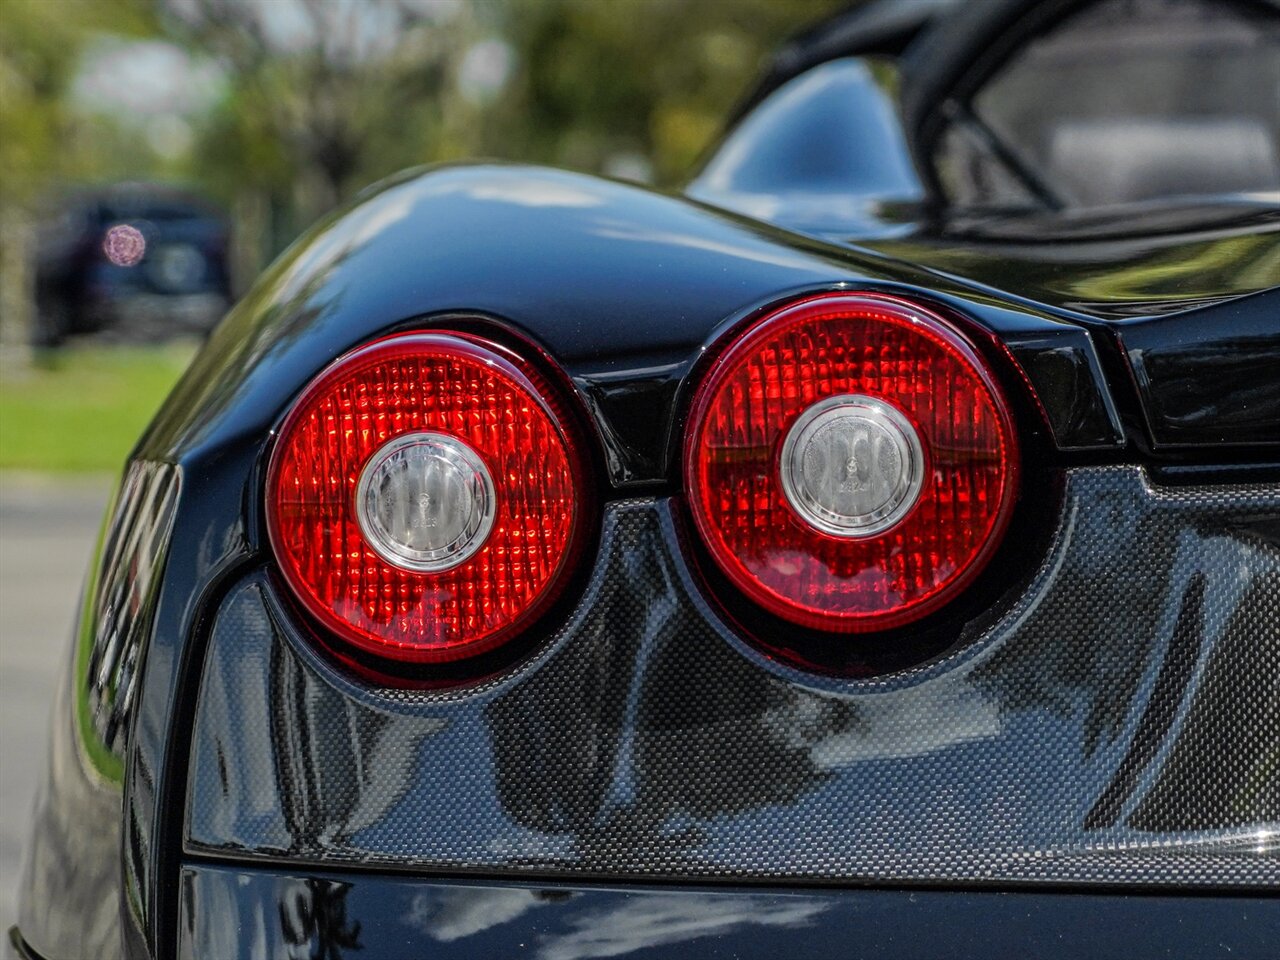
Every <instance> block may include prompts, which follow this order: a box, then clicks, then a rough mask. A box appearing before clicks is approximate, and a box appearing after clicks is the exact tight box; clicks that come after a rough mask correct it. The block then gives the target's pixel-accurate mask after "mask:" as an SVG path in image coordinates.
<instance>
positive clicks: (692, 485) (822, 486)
mask: <svg viewBox="0 0 1280 960" xmlns="http://www.w3.org/2000/svg"><path fill="white" fill-rule="evenodd" d="M689 425H690V426H689V430H688V435H687V443H686V449H685V488H686V491H687V497H688V501H689V507H690V510H691V512H692V514H693V519H694V521H695V524H696V526H697V528H698V531H699V532H700V534H701V536H702V538H703V540H704V541H705V543H706V545H707V547H708V549H709V551H710V553H711V556H712V557H713V559H714V560H715V562H716V564H717V565H718V566H719V567H720V568H721V569H722V570H723V571H724V573H725V574H726V575H727V576H728V577H729V579H730V580H731V581H732V582H733V583H734V584H735V585H736V586H737V587H738V588H739V589H740V590H742V592H743V593H745V594H746V595H747V596H748V597H749V598H751V599H752V600H754V601H755V602H756V603H758V604H759V605H760V606H762V607H763V608H765V609H766V610H767V611H769V612H770V613H772V614H774V615H776V616H779V617H782V618H784V619H786V620H788V621H791V622H793V623H797V624H800V625H802V626H805V627H809V628H813V629H818V630H825V631H831V632H840V633H853V632H865V631H871V630H881V629H886V628H890V627H896V626H901V625H902V624H905V623H909V622H911V621H913V620H916V619H918V618H920V617H922V616H924V615H926V614H927V613H930V612H931V611H934V610H936V609H937V608H938V607H940V606H941V605H943V604H945V603H946V602H948V601H949V600H950V599H952V598H954V597H955V595H956V594H957V593H958V592H959V591H960V590H961V589H963V588H964V586H966V585H967V584H968V583H970V582H971V581H972V579H973V577H974V576H976V575H977V573H978V572H979V571H980V570H981V569H982V567H983V566H984V565H985V564H986V562H987V561H988V560H989V559H990V557H991V554H992V552H993V551H994V550H995V547H996V546H997V544H998V542H999V539H1000V536H1001V534H1002V533H1003V530H1004V527H1005V525H1006V523H1007V521H1008V518H1009V515H1010V512H1011V510H1012V506H1013V502H1014V499H1015V496H1016V489H1017V464H1018V449H1017V440H1016V438H1015V435H1014V430H1013V425H1012V422H1011V419H1010V416H1009V412H1008V407H1007V405H1006V403H1005V401H1004V398H1003V396H1002V395H1001V392H1000V390H999V387H998V386H997V384H996V382H995V380H994V379H993V378H992V376H991V375H990V373H989V372H988V370H987V369H986V367H985V365H984V364H983V362H982V360H981V359H980V358H979V356H978V354H977V353H976V351H975V350H974V349H973V347H972V346H970V344H969V343H968V341H967V340H966V339H965V338H964V337H963V336H962V335H961V334H960V333H959V332H958V331H957V330H956V329H955V328H954V327H953V326H951V324H949V323H948V322H947V321H946V320H944V319H943V318H942V317H941V316H939V315H938V314H936V313H935V312H933V311H931V310H928V309H926V308H924V307H921V306H919V305H917V304H914V303H911V302H908V301H906V300H903V299H900V298H897V297H892V296H886V295H880V294H831V295H821V296H816V297H811V298H808V299H805V300H802V301H800V302H797V303H794V304H791V305H789V306H787V307H784V308H782V309H780V310H777V311H775V312H773V313H770V314H768V315H767V316H764V317H762V318H760V319H759V320H758V321H757V322H755V323H754V324H752V325H751V326H750V327H749V328H748V329H747V330H746V331H744V332H743V333H742V334H741V335H740V336H739V337H738V338H737V339H736V340H735V341H734V342H732V343H731V344H730V345H729V346H728V348H727V349H726V350H725V351H724V352H723V353H722V354H721V355H720V356H719V357H718V358H717V359H716V360H715V362H714V364H713V365H712V367H711V368H710V369H709V371H708V374H707V376H706V379H705V381H704V382H703V383H702V384H701V386H700V387H699V389H698V390H697V392H696V394H695V396H694V400H693V404H692V407H691V410H690V417H689Z"/></svg>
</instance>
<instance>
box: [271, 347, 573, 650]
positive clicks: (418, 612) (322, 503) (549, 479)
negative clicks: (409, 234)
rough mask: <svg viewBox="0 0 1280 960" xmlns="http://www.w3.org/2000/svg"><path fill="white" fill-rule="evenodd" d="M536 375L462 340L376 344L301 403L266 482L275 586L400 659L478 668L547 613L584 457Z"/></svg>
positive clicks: (566, 551) (569, 546)
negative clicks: (282, 584)
mask: <svg viewBox="0 0 1280 960" xmlns="http://www.w3.org/2000/svg"><path fill="white" fill-rule="evenodd" d="M564 410H565V407H564V406H563V404H562V403H561V402H560V400H559V398H558V396H557V392H556V391H555V390H554V388H553V387H552V386H551V384H549V383H548V382H547V381H546V379H544V378H543V377H542V376H541V375H540V374H539V373H538V371H537V370H536V369H534V368H533V367H532V366H530V365H529V364H527V363H525V362H524V361H522V360H521V359H520V358H519V357H517V356H516V355H515V354H512V353H511V352H509V351H507V350H506V349H505V348H502V347H500V346H497V345H496V344H493V343H489V342H487V341H484V340H481V339H479V338H475V337H472V336H470V335H467V334H455V333H422V334H406V335H400V336H393V337H389V338H386V339H384V340H379V341H376V342H374V343H372V344H369V345H368V346H365V347H362V348H360V349H358V350H356V351H354V352H352V353H350V354H348V355H347V356H345V357H343V358H341V359H340V360H338V361H337V362H336V363H334V364H333V365H332V366H330V367H329V369H327V370H326V371H325V372H324V373H322V374H321V375H320V376H319V377H318V378H317V379H316V380H315V381H314V382H313V383H312V384H311V385H310V386H309V387H307V389H306V390H305V391H304V392H303V394H302V395H301V396H300V397H299V398H298V400H297V402H296V403H295V404H294V407H293V409H292V410H291V411H290V413H289V415H288V417H287V418H286V419H285V422H284V424H283V426H282V427H281V429H280V435H279V438H278V440H277V443H276V447H275V449H274V451H273V453H272V457H271V464H270V468H269V470H268V476H267V524H268V530H269V533H270V537H271V544H272V548H273V550H274V552H275V555H276V558H277V560H278V561H279V564H280V569H281V572H282V573H283V575H284V578H285V580H286V581H287V582H288V584H289V586H290V587H291V588H292V590H293V591H294V593H295V594H296V595H297V596H298V598H299V599H300V600H301V602H302V604H303V605H304V606H305V607H306V609H307V610H308V611H310V613H312V614H313V615H314V616H315V617H316V618H317V619H318V620H320V622H321V623H322V624H324V625H325V626H326V627H328V628H329V629H330V630H332V631H333V633H334V634H336V635H337V637H338V638H340V639H341V640H343V641H345V642H347V643H348V644H351V645H353V646H354V647H356V648H358V649H359V650H362V651H364V652H365V653H368V654H373V655H374V656H376V657H381V658H385V659H387V660H391V661H401V662H408V663H444V662H451V661H457V660H461V659H463V658H467V657H471V656H474V655H476V654H480V653H485V652H487V651H490V650H492V649H493V648H494V647H496V646H497V645H499V644H500V643H502V642H503V641H504V640H505V639H507V638H510V637H511V636H513V635H514V634H515V633H516V632H517V631H519V630H521V629H522V628H524V627H525V626H527V625H529V624H530V623H531V622H532V621H533V619H535V618H536V617H537V616H538V614H539V613H541V612H542V611H543V610H545V609H546V607H547V606H548V605H549V604H550V603H551V602H552V601H553V600H554V598H555V596H556V594H557V593H558V591H559V589H560V588H561V586H562V585H563V582H564V580H565V578H566V574H567V573H568V567H569V565H570V561H571V557H572V554H573V553H574V551H575V549H576V546H577V544H578V541H579V539H580V536H581V534H582V531H583V519H582V510H583V477H584V472H583V464H582V450H581V449H580V447H579V445H578V443H577V442H576V441H575V439H574V436H573V433H572V432H571V431H570V430H569V429H568V428H567V426H566V416H565V414H564Z"/></svg>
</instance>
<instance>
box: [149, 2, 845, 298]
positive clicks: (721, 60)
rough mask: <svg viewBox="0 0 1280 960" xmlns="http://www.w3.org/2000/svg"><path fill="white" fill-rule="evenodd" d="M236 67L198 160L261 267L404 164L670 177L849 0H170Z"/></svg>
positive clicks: (182, 32) (229, 66)
mask: <svg viewBox="0 0 1280 960" xmlns="http://www.w3.org/2000/svg"><path fill="white" fill-rule="evenodd" d="M159 2H161V4H162V13H163V17H162V21H163V22H164V24H165V25H166V29H167V30H168V32H169V34H170V35H171V36H173V37H175V38H178V39H180V40H181V41H182V42H184V43H186V44H187V45H188V46H189V47H190V48H191V49H192V50H193V51H194V52H196V53H199V54H202V55H211V56H214V57H216V58H217V60H218V62H219V63H220V64H221V65H222V67H223V69H224V70H225V71H226V74H227V77H228V81H229V82H228V88H227V96H226V98H225V100H224V101H223V103H222V104H221V105H220V107H219V108H218V109H217V110H216V111H215V112H214V114H213V115H212V116H210V117H209V118H207V120H206V123H205V124H204V126H203V128H202V131H201V134H202V135H201V136H200V138H199V142H198V146H197V149H196V151H195V154H194V156H193V161H192V162H193V173H194V174H195V175H196V177H197V179H199V180H201V181H203V182H204V183H205V184H207V185H209V186H210V187H212V189H213V190H214V192H215V193H217V194H219V195H221V196H222V197H223V199H224V200H226V201H227V202H228V203H229V204H230V206H231V207H232V210H233V219H234V221H235V223H236V225H237V228H236V234H237V238H238V244H237V247H238V249H239V251H240V253H241V262H240V264H239V270H238V273H239V275H240V277H241V279H242V280H243V279H245V278H248V277H251V276H252V275H254V274H256V272H257V271H258V270H259V269H260V268H261V267H262V266H263V264H264V263H265V261H266V260H267V259H269V258H270V257H271V256H274V254H275V253H277V252H278V251H279V250H280V249H281V248H282V247H283V246H284V245H285V244H286V243H287V242H288V241H289V240H291V239H292V238H293V236H294V235H296V233H297V232H298V231H299V230H300V229H301V228H302V227H304V226H305V225H306V224H308V223H310V222H311V221H312V220H314V219H315V218H316V217H318V216H320V215H321V214H322V213H324V212H325V211H327V210H329V209H331V208H332V207H333V206H335V205H336V204H338V203H339V202H341V201H342V200H344V199H346V198H347V197H349V196H350V195H351V194H352V193H353V192H354V191H356V190H357V189H359V188H361V187H363V186H365V185H366V184H368V183H369V182H371V181H373V180H376V179H379V178H381V177H383V176H386V175H387V174H390V173H392V172H394V171H396V170H398V169H401V168H403V167H405V166H410V165H413V164H418V163H436V162H441V161H448V160H457V159H461V158H465V157H473V156H485V157H493V158H501V159H512V160H527V161H534V162H543V163H550V164H555V165H559V166H567V167H571V168H575V169H580V170H587V171H591V172H603V173H608V174H614V175H620V176H630V177H633V178H638V179H654V180H656V181H657V182H658V183H660V184H670V183H673V182H675V181H676V180H677V179H679V178H680V177H681V176H682V175H683V174H685V173H687V172H688V170H689V169H690V167H691V165H692V163H693V162H694V160H695V159H696V158H697V156H698V155H699V153H700V152H701V151H702V150H704V149H705V148H706V147H707V145H708V144H709V143H710V142H711V140H712V139H713V138H714V136H715V134H716V132H717V131H718V129H719V127H720V125H721V123H722V122H723V117H724V114H725V112H726V111H727V110H728V109H729V107H730V106H731V105H732V103H733V102H734V100H735V99H736V98H737V97H739V96H741V95H742V93H743V92H744V91H745V89H746V87H747V85H748V84H749V82H750V80H751V77H752V75H753V73H754V72H755V71H756V70H757V68H758V66H759V64H760V62H761V60H762V59H763V57H764V56H765V55H766V54H767V53H768V51H769V50H770V49H772V48H773V47H774V46H776V44H777V43H778V42H779V41H780V40H781V39H782V38H783V37H785V36H786V35H787V34H788V33H790V32H792V31H794V30H795V29H797V28H799V27H800V26H802V25H804V24H806V23H808V22H810V21H812V20H814V19H816V18H818V17H820V16H822V15H824V14H827V13H829V12H831V11H832V10H834V9H838V8H840V7H843V6H847V5H848V3H849V0H788V2H779V0H731V2H730V0H700V2H692V0H472V2H450V0H387V2H384V3H377V4H368V3H363V2H360V0H283V2H277V3H268V2H264V0H159Z"/></svg>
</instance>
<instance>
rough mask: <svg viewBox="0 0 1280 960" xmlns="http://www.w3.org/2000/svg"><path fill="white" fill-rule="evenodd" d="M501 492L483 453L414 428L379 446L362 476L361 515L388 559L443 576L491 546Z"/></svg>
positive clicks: (376, 546) (370, 537)
mask: <svg viewBox="0 0 1280 960" xmlns="http://www.w3.org/2000/svg"><path fill="white" fill-rule="evenodd" d="M497 501H498V494H497V490H495V489H494V485H493V477H492V475H491V474H490V473H489V468H488V467H486V466H485V463H484V461H483V460H482V459H481V458H480V455H479V454H478V453H476V451H475V449H474V448H473V447H471V446H470V445H469V444H467V443H466V442H464V441H462V440H460V439H458V438H457V437H454V436H449V435H448V434H443V433H429V432H418V433H409V434H405V435H403V436H399V437H396V438H395V439H393V440H390V441H388V442H387V443H386V444H384V445H383V446H382V447H381V448H380V449H379V450H377V451H376V452H375V453H374V455H373V456H372V457H370V458H369V462H368V463H367V464H366V465H365V468H364V470H363V471H362V472H361V474H360V482H359V483H358V484H357V486H356V502H355V514H356V520H357V521H358V522H359V524H360V531H361V532H362V533H363V534H364V536H365V539H366V540H367V541H368V543H369V546H370V547H372V548H373V550H374V552H375V553H377V554H378V556H380V557H382V559H383V560H386V561H387V562H388V563H390V564H393V565H395V566H397V567H401V568H403V569H405V570H417V571H419V572H420V573H439V572H442V571H444V570H450V569H452V568H453V567H456V566H458V565H459V564H461V563H464V562H466V560H468V559H469V558H470V557H471V556H473V555H474V554H475V553H476V551H478V550H479V549H480V548H481V547H483V546H484V543H485V540H486V539H488V537H489V532H490V531H491V530H492V529H493V521H494V517H495V516H496V515H497V509H498V505H497Z"/></svg>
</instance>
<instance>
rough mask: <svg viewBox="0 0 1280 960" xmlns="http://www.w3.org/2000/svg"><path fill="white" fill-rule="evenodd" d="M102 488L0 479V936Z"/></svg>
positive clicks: (89, 483)
mask: <svg viewBox="0 0 1280 960" xmlns="http://www.w3.org/2000/svg"><path fill="white" fill-rule="evenodd" d="M109 488H110V480H108V479H95V480H83V479H61V478H49V477H40V476H28V475H17V474H14V475H10V474H0V935H3V934H4V933H5V932H6V931H7V930H8V928H9V926H10V925H11V924H12V923H13V922H14V920H15V919H16V916H15V914H16V908H17V904H16V901H15V896H16V892H17V890H16V888H17V883H18V870H19V867H20V865H21V861H22V848H23V846H24V845H25V843H26V836H27V831H28V829H29V826H30V816H31V802H32V798H33V794H34V791H35V785H36V780H37V777H38V776H39V774H40V773H41V771H42V770H43V768H44V757H45V743H46V741H47V739H48V727H49V709H50V704H51V703H52V701H53V684H54V676H55V674H56V673H57V671H58V670H60V669H62V668H63V667H64V666H65V664H66V658H67V656H68V655H69V650H70V645H71V626H72V620H73V618H74V616H75V606H76V600H77V598H78V597H79V593H80V581H81V580H82V579H83V577H84V572H85V570H86V569H87V567H88V563H89V555H90V552H91V551H92V550H93V544H94V540H95V538H96V537H97V535H98V525H99V524H100V523H101V521H102V512H103V510H104V509H105V506H106V500H107V495H108V493H109Z"/></svg>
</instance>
